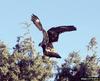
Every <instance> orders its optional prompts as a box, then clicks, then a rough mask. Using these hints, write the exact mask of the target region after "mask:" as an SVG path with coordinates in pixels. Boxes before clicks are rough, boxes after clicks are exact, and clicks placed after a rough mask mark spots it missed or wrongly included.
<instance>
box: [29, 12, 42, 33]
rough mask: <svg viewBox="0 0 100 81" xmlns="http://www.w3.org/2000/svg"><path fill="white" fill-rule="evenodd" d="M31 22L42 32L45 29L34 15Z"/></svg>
mask: <svg viewBox="0 0 100 81" xmlns="http://www.w3.org/2000/svg"><path fill="white" fill-rule="evenodd" d="M31 21H32V22H33V23H34V24H35V25H36V27H37V28H38V29H39V30H40V31H42V30H43V27H42V24H41V22H40V19H39V18H38V17H37V16H36V15H34V14H33V15H32V16H31Z"/></svg>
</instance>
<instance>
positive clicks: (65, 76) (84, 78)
mask: <svg viewBox="0 0 100 81" xmlns="http://www.w3.org/2000/svg"><path fill="white" fill-rule="evenodd" d="M87 49H88V53H89V54H88V55H87V56H86V58H85V59H84V60H83V61H82V60H81V58H80V56H79V55H80V54H79V52H74V51H73V52H72V53H70V54H69V56H68V58H67V59H65V63H63V64H62V66H61V67H58V73H57V75H56V78H55V81H99V80H100V78H99V77H100V64H99V59H100V58H98V57H97V55H96V54H97V52H96V49H97V42H96V38H95V37H93V38H92V39H91V40H90V42H89V45H88V46H87ZM90 53H91V54H90ZM93 77H95V78H93ZM96 77H98V78H96Z"/></svg>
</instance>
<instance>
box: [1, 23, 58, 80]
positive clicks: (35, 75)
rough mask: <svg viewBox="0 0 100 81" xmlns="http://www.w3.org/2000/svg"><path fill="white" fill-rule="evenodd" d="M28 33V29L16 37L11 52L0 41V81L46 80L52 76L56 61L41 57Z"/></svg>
mask: <svg viewBox="0 0 100 81" xmlns="http://www.w3.org/2000/svg"><path fill="white" fill-rule="evenodd" d="M25 24H27V23H25ZM26 29H27V28H26ZM29 34H30V33H29V29H28V30H27V32H25V33H24V36H19V37H17V41H16V42H17V43H16V44H15V46H14V47H13V52H12V53H9V51H8V49H7V46H6V45H5V44H4V43H3V42H2V41H0V81H46V80H47V79H49V78H51V77H52V68H53V67H54V65H55V64H56V62H55V61H52V60H51V59H49V58H45V59H43V58H42V56H41V55H40V54H39V53H37V52H36V50H35V47H34V42H33V41H32V37H31V36H30V35H29ZM27 35H28V37H27Z"/></svg>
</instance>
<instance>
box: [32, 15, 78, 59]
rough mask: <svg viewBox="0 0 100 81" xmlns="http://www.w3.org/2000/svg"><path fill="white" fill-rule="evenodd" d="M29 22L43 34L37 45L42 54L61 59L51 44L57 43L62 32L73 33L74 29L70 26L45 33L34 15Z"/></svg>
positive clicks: (53, 28)
mask: <svg viewBox="0 0 100 81" xmlns="http://www.w3.org/2000/svg"><path fill="white" fill-rule="evenodd" d="M31 21H32V22H33V23H34V24H35V26H36V27H37V28H38V29H39V30H40V31H41V32H42V33H43V40H42V42H41V43H40V44H39V46H41V47H42V49H43V54H44V55H46V56H48V57H54V58H61V56H60V55H59V54H58V53H57V52H56V51H55V50H54V47H53V42H57V41H58V39H59V35H60V34H61V33H63V32H70V31H75V30H76V27H75V26H73V25H70V26H58V27H52V28H50V29H49V30H48V31H46V30H45V29H44V28H43V26H42V24H41V21H40V19H39V18H38V17H37V16H36V15H34V14H33V15H32V16H31Z"/></svg>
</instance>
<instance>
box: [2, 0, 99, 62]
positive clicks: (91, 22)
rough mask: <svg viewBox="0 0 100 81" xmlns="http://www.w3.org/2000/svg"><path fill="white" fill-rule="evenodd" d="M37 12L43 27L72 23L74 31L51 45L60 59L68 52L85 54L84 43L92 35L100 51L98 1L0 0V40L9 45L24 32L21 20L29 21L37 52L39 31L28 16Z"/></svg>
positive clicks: (82, 55) (39, 40) (40, 50)
mask: <svg viewBox="0 0 100 81" xmlns="http://www.w3.org/2000/svg"><path fill="white" fill-rule="evenodd" d="M32 14H35V15H37V16H38V17H39V18H40V20H41V22H42V25H43V27H44V28H45V29H46V30H48V29H50V28H51V27H56V26H61V25H74V26H75V27H76V28H77V31H73V32H66V33H63V34H61V35H60V37H59V41H58V42H57V43H54V47H55V48H56V50H57V52H58V53H59V54H60V55H61V57H62V58H61V59H57V60H59V62H62V61H63V60H64V59H65V58H66V57H67V56H68V54H69V53H70V52H72V51H79V53H80V56H81V57H85V56H86V54H87V51H86V45H87V44H88V42H89V40H90V39H91V38H92V37H96V39H97V42H98V46H99V48H98V53H100V51H99V50H100V35H99V34H100V33H99V32H100V30H99V29H100V0H1V1H0V40H2V41H4V42H5V43H6V44H7V45H8V47H9V48H12V47H13V46H14V44H15V43H16V37H17V36H20V35H23V33H24V32H25V31H26V30H25V29H23V25H22V24H21V23H23V22H28V23H31V27H30V33H31V36H32V39H33V40H34V42H35V47H36V49H37V51H39V52H41V53H42V49H41V47H38V44H39V43H40V42H41V41H42V33H41V32H40V31H39V30H38V29H37V28H36V27H35V25H34V24H32V22H31V15H32Z"/></svg>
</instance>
